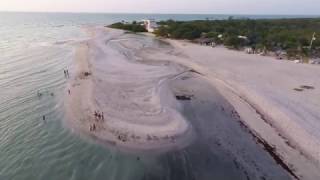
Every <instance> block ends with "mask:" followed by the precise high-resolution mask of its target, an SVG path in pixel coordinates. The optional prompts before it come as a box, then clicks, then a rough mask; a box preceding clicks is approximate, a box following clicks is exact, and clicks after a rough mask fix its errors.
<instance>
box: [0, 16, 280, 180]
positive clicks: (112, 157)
mask: <svg viewBox="0 0 320 180" xmlns="http://www.w3.org/2000/svg"><path fill="white" fill-rule="evenodd" d="M228 17H229V15H165V14H162V15H159V14H158V15H157V14H154V15H152V14H72V13H60V14H57V13H0V180H44V179H46V180H66V179H70V180H82V179H83V180H88V179H96V180H101V179H117V180H119V179H130V180H134V179H165V175H164V176H159V174H163V173H162V172H163V171H165V172H167V170H170V169H166V168H165V167H163V166H162V167H161V166H159V165H157V160H156V159H152V158H150V159H147V160H145V161H144V163H142V161H138V160H137V158H138V157H137V156H135V155H129V154H123V153H120V152H118V151H116V150H111V149H107V148H106V147H102V146H100V145H98V144H96V143H93V142H90V141H88V140H86V139H83V138H81V137H78V136H76V135H74V134H73V133H72V132H71V130H70V129H67V128H65V127H64V126H63V120H64V108H63V95H64V93H65V85H66V79H65V77H64V74H63V70H64V69H66V68H68V67H69V66H70V64H71V61H72V58H73V53H74V48H73V42H77V41H80V40H83V39H86V38H88V36H87V34H86V32H85V31H84V30H83V29H84V27H86V26H89V25H107V24H110V23H113V22H117V21H121V20H126V21H130V20H141V19H145V18H154V19H156V20H166V19H176V20H194V19H226V18H228ZM237 17H246V16H237ZM248 17H252V18H272V17H273V18H280V17H285V16H272V17H269V16H248ZM178 170H179V169H178ZM180 170H181V169H180ZM148 171H149V172H148ZM151 171H152V173H150V172H151ZM153 173H154V174H153ZM178 173H179V172H177V174H178ZM184 173H186V172H184ZM177 177H181V176H177ZM183 177H184V178H185V179H189V177H187V176H183Z"/></svg>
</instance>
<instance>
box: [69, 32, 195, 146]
mask: <svg viewBox="0 0 320 180" xmlns="http://www.w3.org/2000/svg"><path fill="white" fill-rule="evenodd" d="M91 35H92V36H93V38H92V39H91V40H89V41H87V42H83V43H81V44H80V45H79V47H78V48H77V50H76V58H75V68H74V70H73V72H75V74H73V75H72V77H71V79H70V86H69V87H68V89H70V90H71V95H69V96H68V97H67V107H68V108H67V109H68V113H67V114H68V116H69V119H71V120H72V121H70V122H72V125H73V126H72V127H76V128H77V129H81V130H82V131H84V132H86V133H88V134H90V135H92V136H94V137H96V138H97V139H98V140H99V141H103V142H108V143H110V144H113V145H117V146H119V147H126V148H129V149H137V150H148V149H171V148H179V147H183V146H184V145H186V144H187V143H188V142H190V141H191V140H192V138H191V137H190V136H191V133H192V131H191V128H190V126H189V124H188V122H187V121H186V120H185V119H184V118H183V117H182V116H181V114H180V112H179V109H180V105H179V103H178V102H177V100H176V99H175V97H174V95H173V94H172V92H171V91H170V90H169V88H168V87H167V82H166V81H167V79H168V77H171V76H173V75H175V74H177V73H178V71H177V70H176V69H175V68H172V67H169V66H150V65H143V64H139V63H136V62H134V61H135V60H136V57H135V56H134V54H133V53H132V52H131V51H130V50H129V49H128V50H126V49H125V47H126V46H132V47H135V46H139V45H141V43H136V42H135V41H125V39H124V40H123V41H124V42H125V43H126V44H122V40H121V39H117V40H113V39H116V38H117V37H118V36H120V35H123V34H122V32H120V31H108V32H106V31H105V29H104V28H103V29H99V28H98V29H94V32H92V33H91ZM105 43H107V44H105ZM84 72H90V73H92V75H90V76H87V77H86V76H84V74H83V73H84ZM95 111H98V112H100V113H101V112H103V114H104V120H96V119H97V118H95V116H94V112H95ZM93 124H94V125H95V126H96V130H94V131H90V126H93Z"/></svg>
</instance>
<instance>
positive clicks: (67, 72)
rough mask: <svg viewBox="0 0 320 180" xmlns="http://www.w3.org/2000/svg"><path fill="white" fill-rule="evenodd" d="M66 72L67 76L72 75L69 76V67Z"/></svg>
mask: <svg viewBox="0 0 320 180" xmlns="http://www.w3.org/2000/svg"><path fill="white" fill-rule="evenodd" d="M66 74H67V78H69V77H70V76H69V70H68V69H67V70H66Z"/></svg>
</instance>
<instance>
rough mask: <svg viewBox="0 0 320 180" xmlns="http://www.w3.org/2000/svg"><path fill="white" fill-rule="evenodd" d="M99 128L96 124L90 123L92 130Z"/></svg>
mask: <svg viewBox="0 0 320 180" xmlns="http://www.w3.org/2000/svg"><path fill="white" fill-rule="evenodd" d="M96 129H97V127H96V124H92V125H90V129H89V130H90V131H95V130H96Z"/></svg>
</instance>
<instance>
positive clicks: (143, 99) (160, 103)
mask: <svg viewBox="0 0 320 180" xmlns="http://www.w3.org/2000/svg"><path fill="white" fill-rule="evenodd" d="M91 35H92V36H93V37H92V39H91V40H89V41H87V42H83V43H82V44H81V45H79V47H78V49H77V52H76V58H75V65H76V66H75V68H74V70H73V72H75V74H73V75H72V78H71V79H70V87H69V88H70V90H71V95H70V96H68V97H67V98H66V100H67V101H66V103H67V111H68V113H67V114H68V115H69V117H70V118H69V119H70V120H71V121H70V123H71V124H72V127H74V128H75V129H78V130H81V131H83V132H86V133H88V134H90V135H92V136H94V137H96V138H97V139H98V140H99V141H103V142H108V143H111V144H115V145H117V146H119V147H125V148H129V149H137V150H150V149H152V150H155V149H166V150H168V149H172V148H181V147H184V146H185V145H187V144H188V143H190V142H191V140H192V127H191V125H190V124H189V123H188V122H187V121H186V120H185V119H184V117H183V116H182V115H181V114H180V109H181V107H180V104H179V102H177V101H176V99H175V98H174V96H173V93H172V92H171V90H170V87H168V82H169V81H170V80H171V79H173V78H174V77H175V76H176V75H177V74H179V73H181V72H184V71H186V70H188V69H194V70H196V71H198V72H200V73H201V74H203V77H204V78H205V79H207V80H208V81H209V82H210V83H211V84H212V85H213V86H215V87H216V88H218V89H219V90H220V91H221V93H222V94H223V95H224V96H225V97H226V98H227V99H228V100H229V101H230V103H231V104H232V105H233V106H234V107H235V108H236V110H237V111H238V112H239V114H240V116H241V119H242V120H243V121H244V122H245V124H247V125H248V126H249V127H250V129H251V130H252V132H254V133H255V134H256V135H257V136H259V137H261V138H262V139H264V140H266V141H267V142H268V143H269V144H270V145H272V146H274V147H275V149H276V152H277V154H279V155H280V156H281V157H282V159H283V160H284V161H285V162H286V163H287V164H289V166H290V167H291V168H292V169H294V170H295V171H296V173H297V175H299V177H302V179H314V178H316V179H317V177H319V178H320V172H319V167H320V165H319V162H320V99H319V97H320V80H319V77H320V67H319V66H314V65H305V64H294V63H292V62H289V61H277V60H274V59H273V58H270V57H261V56H256V55H247V54H244V53H242V52H237V51H230V50H227V49H225V48H210V47H203V46H199V45H195V44H191V43H188V42H183V41H173V40H167V42H169V43H170V44H171V45H172V48H156V47H154V45H153V46H151V47H148V45H149V44H154V43H155V42H152V37H146V38H143V37H139V38H137V39H136V40H134V39H133V38H132V36H133V35H131V38H127V36H126V35H125V34H123V32H122V31H117V30H107V29H104V28H94V29H92V30H91ZM128 36H129V35H128ZM158 46H159V47H161V44H159V45H158ZM84 71H88V72H91V73H92V75H91V76H88V77H84V76H83V75H82V74H81V73H83V72H84ZM301 85H309V86H313V87H314V88H315V89H312V90H306V89H305V90H303V91H302V92H298V91H295V90H293V89H294V88H299V87H300V86H301ZM95 110H98V111H100V112H104V116H105V121H103V122H102V121H99V122H96V121H95V118H94V116H93V114H94V111H95ZM93 123H94V124H96V125H97V130H96V131H89V127H90V125H92V124H93ZM123 139H125V141H123Z"/></svg>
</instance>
